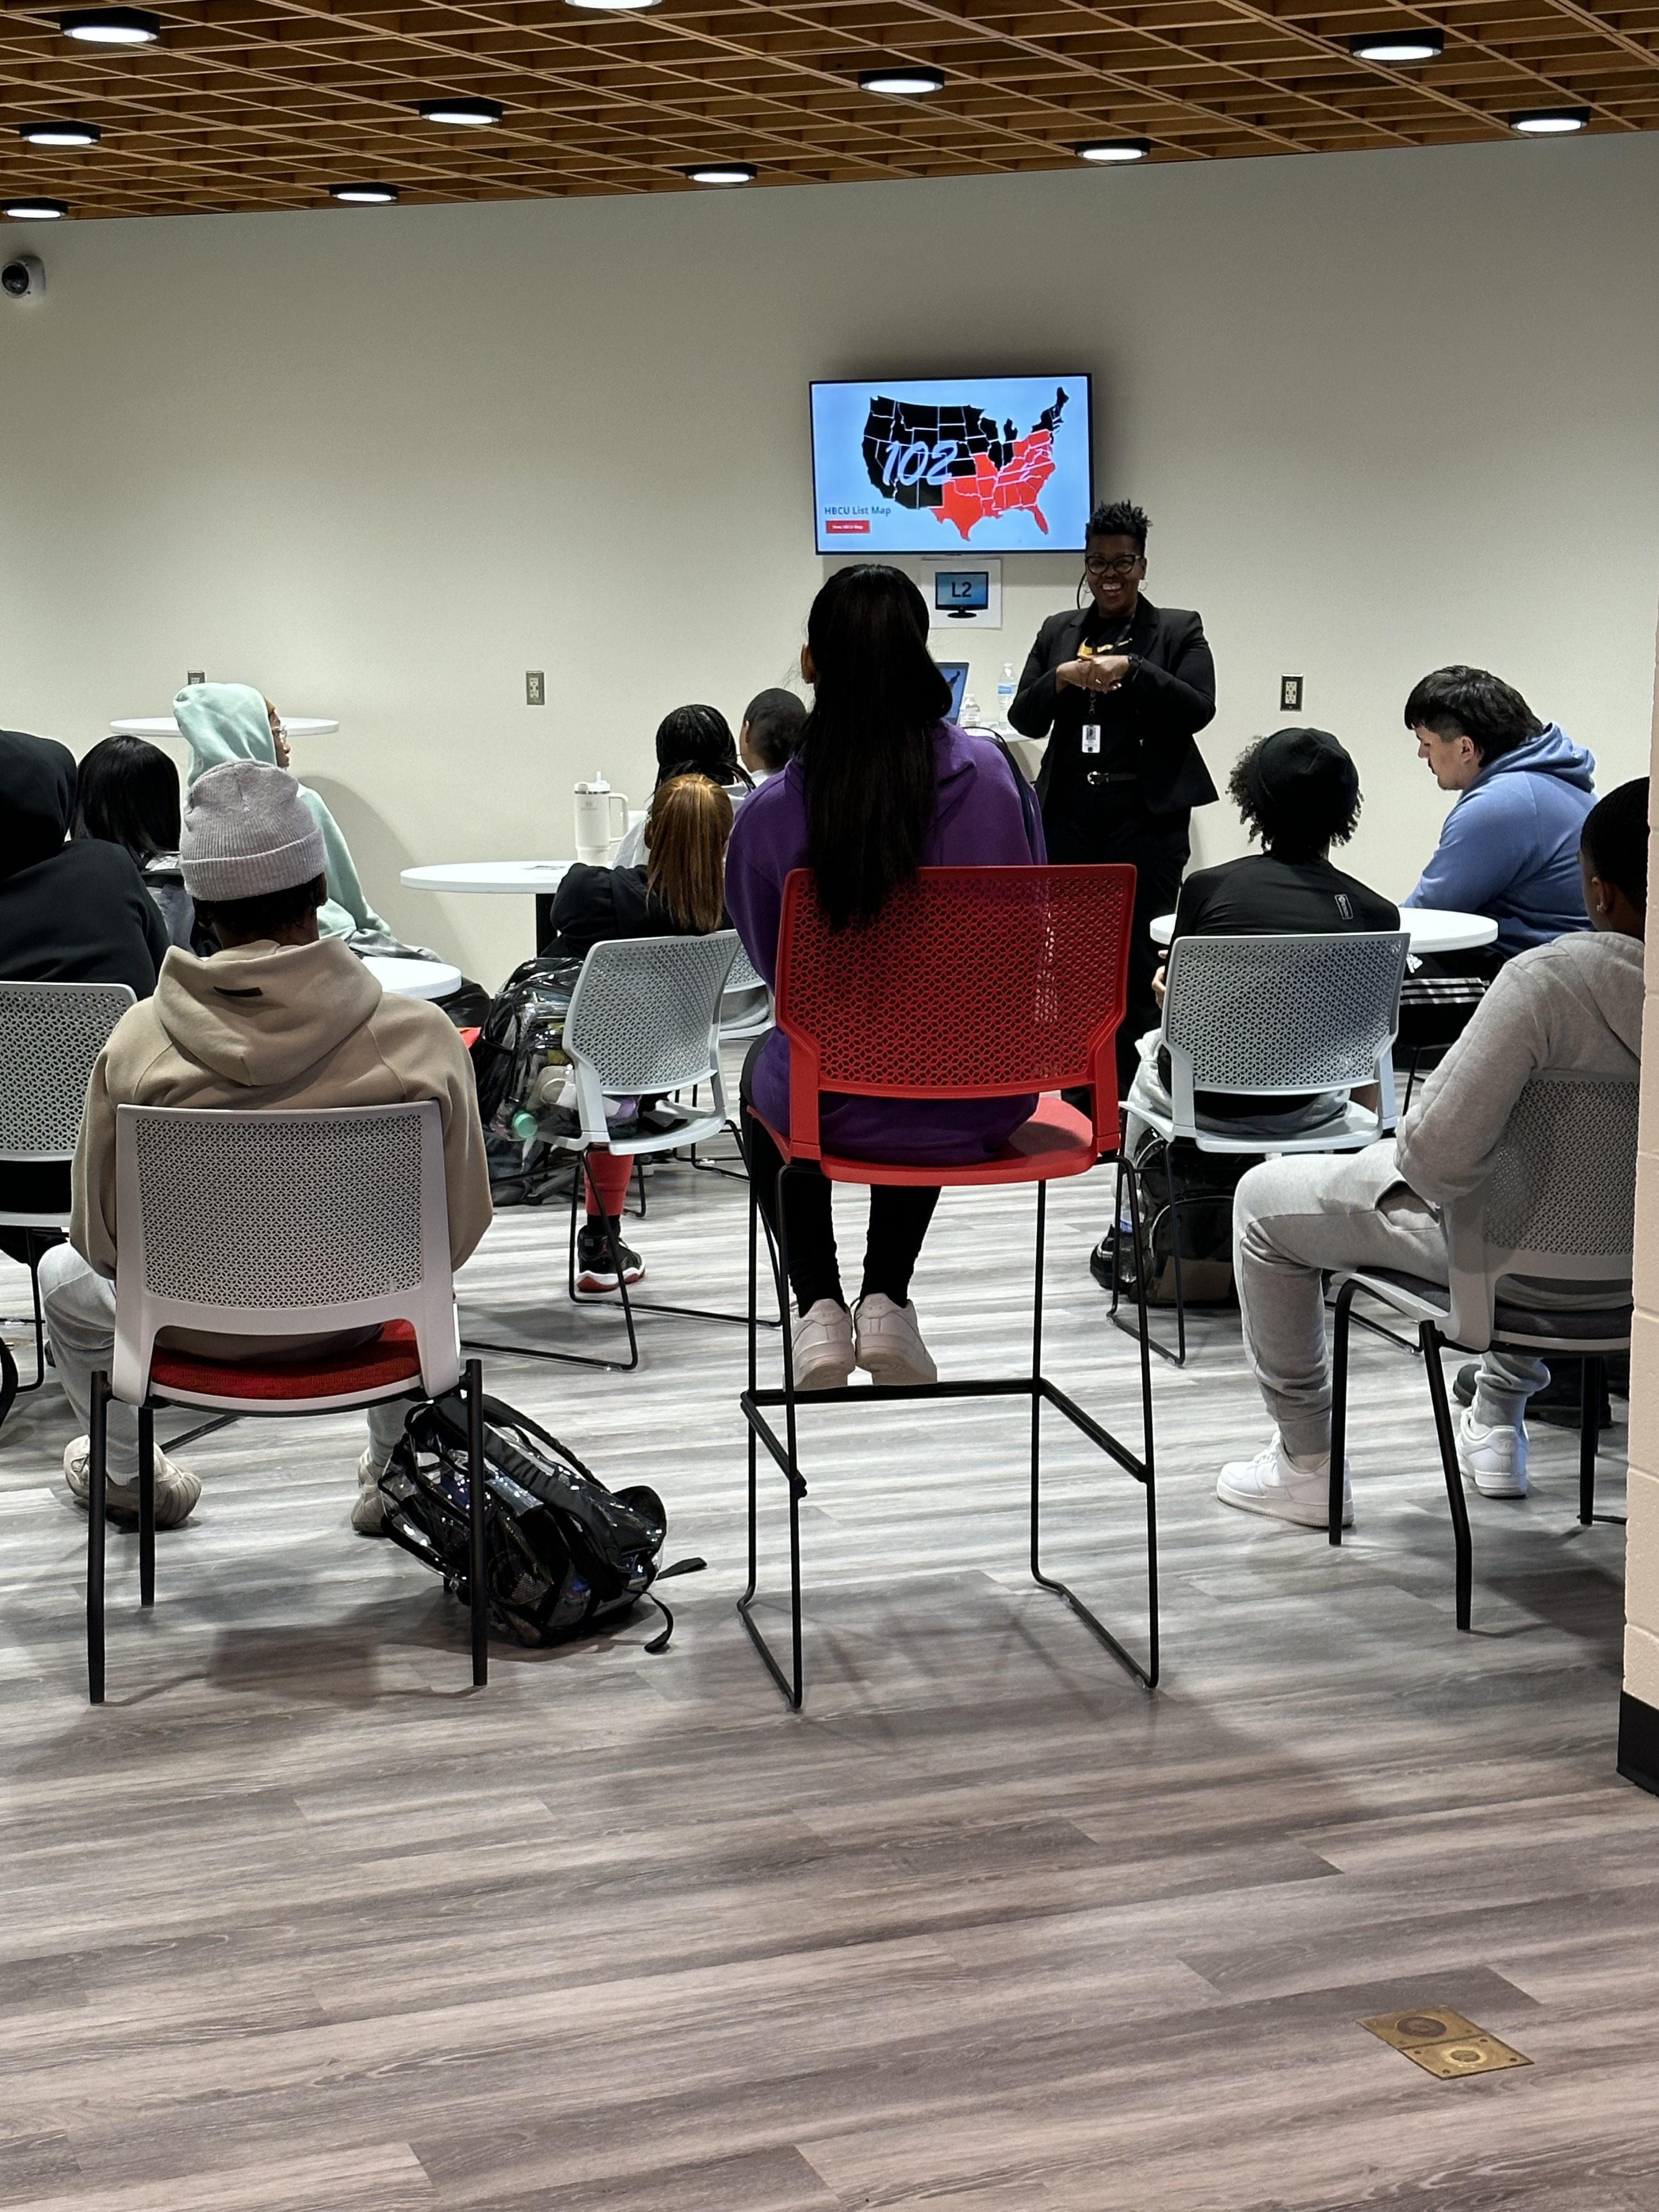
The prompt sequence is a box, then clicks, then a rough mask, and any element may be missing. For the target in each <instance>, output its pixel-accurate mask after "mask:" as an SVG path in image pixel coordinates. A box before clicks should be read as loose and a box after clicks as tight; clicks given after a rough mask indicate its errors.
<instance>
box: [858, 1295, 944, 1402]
mask: <svg viewBox="0 0 1659 2212" xmlns="http://www.w3.org/2000/svg"><path fill="white" fill-rule="evenodd" d="M858 1361H859V1365H860V1367H861V1368H863V1370H864V1371H865V1373H866V1375H867V1376H869V1377H870V1379H871V1381H872V1383H889V1384H892V1383H937V1382H938V1381H939V1370H938V1368H937V1367H935V1366H934V1364H933V1354H932V1353H931V1352H929V1351H928V1349H927V1346H926V1345H925V1344H924V1343H923V1342H922V1340H921V1330H920V1329H919V1328H917V1327H916V1310H915V1306H914V1305H904V1306H896V1305H895V1304H893V1301H892V1300H891V1298H890V1297H888V1295H887V1293H886V1291H871V1293H870V1295H869V1297H867V1298H860V1300H859V1316H858Z"/></svg>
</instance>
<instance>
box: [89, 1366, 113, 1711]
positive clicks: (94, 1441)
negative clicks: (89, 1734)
mask: <svg viewBox="0 0 1659 2212" xmlns="http://www.w3.org/2000/svg"><path fill="white" fill-rule="evenodd" d="M108 1420H109V1377H108V1376H107V1375H94V1376H93V1378H92V1407H91V1416H90V1419H88V1424H87V1426H88V1431H89V1434H88V1439H87V1698H88V1703H89V1704H92V1705H102V1704H103V1702H104V1482H105V1460H106V1455H107V1452H108V1446H109V1427H108Z"/></svg>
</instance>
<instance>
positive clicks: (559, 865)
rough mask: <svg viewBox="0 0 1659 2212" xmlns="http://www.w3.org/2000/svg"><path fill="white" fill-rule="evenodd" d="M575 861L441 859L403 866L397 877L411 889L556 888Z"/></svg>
mask: <svg viewBox="0 0 1659 2212" xmlns="http://www.w3.org/2000/svg"><path fill="white" fill-rule="evenodd" d="M575 865H576V864H575V862H574V860H440V861H438V862H436V863H435V864H434V865H433V866H430V867H424V868H405V869H404V872H403V873H402V875H401V876H399V878H398V882H399V883H403V884H408V886H409V888H410V890H412V891H495V892H498V893H500V892H509V891H516V892H518V893H519V895H520V896H523V895H524V894H525V893H526V892H527V891H533V892H535V893H537V894H538V895H540V894H544V893H546V892H549V891H556V890H557V889H558V888H559V885H560V884H562V882H563V881H564V878H565V873H566V871H567V870H568V869H570V868H574V866H575Z"/></svg>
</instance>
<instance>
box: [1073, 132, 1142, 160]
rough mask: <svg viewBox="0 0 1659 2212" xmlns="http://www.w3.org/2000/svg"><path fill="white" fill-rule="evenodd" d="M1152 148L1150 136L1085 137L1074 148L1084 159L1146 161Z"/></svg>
mask: <svg viewBox="0 0 1659 2212" xmlns="http://www.w3.org/2000/svg"><path fill="white" fill-rule="evenodd" d="M1072 151H1073V153H1074V154H1075V155H1077V157H1078V159H1079V161H1145V160H1146V156H1147V155H1149V154H1150V153H1151V152H1152V140H1151V139H1150V138H1085V140H1084V141H1083V143H1082V144H1081V145H1080V146H1074V147H1073V149H1072Z"/></svg>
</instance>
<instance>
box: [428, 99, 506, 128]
mask: <svg viewBox="0 0 1659 2212" xmlns="http://www.w3.org/2000/svg"><path fill="white" fill-rule="evenodd" d="M415 112H416V114H417V115H419V116H420V117H422V119H423V120H424V121H426V122H428V123H459V124H461V125H465V126H468V127H471V128H472V129H474V130H476V129H477V128H478V127H480V126H481V125H484V124H489V123H499V122H500V121H501V118H502V116H503V115H505V114H506V112H507V110H506V109H505V108H504V107H503V106H501V102H500V100H453V99H452V100H422V102H421V103H420V105H419V106H418V107H417V108H416V111H415Z"/></svg>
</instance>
